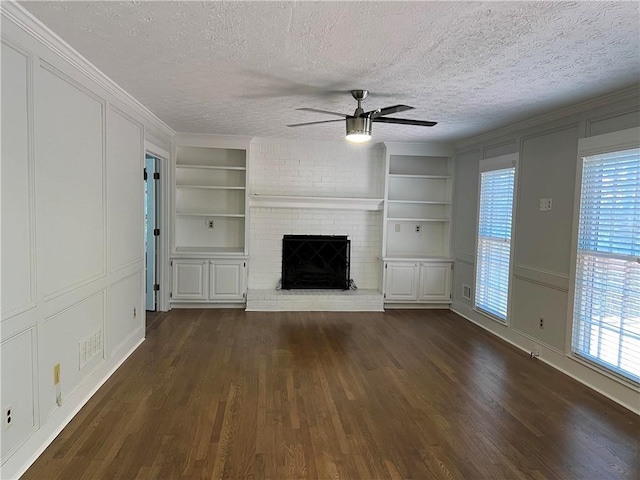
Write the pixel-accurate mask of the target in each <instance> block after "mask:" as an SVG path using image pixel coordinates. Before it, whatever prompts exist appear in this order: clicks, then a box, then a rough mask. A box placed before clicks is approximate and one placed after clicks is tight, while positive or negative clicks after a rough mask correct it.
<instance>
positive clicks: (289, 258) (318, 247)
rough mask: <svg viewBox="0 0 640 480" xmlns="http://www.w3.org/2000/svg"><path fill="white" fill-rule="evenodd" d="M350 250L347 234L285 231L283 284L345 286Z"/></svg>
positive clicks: (347, 282)
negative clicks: (290, 232)
mask: <svg viewBox="0 0 640 480" xmlns="http://www.w3.org/2000/svg"><path fill="white" fill-rule="evenodd" d="M350 251H351V241H350V240H349V239H348V238H347V236H346V235H285V236H284V238H283V239H282V288H283V289H285V290H291V289H298V288H327V289H336V290H348V289H349V257H350Z"/></svg>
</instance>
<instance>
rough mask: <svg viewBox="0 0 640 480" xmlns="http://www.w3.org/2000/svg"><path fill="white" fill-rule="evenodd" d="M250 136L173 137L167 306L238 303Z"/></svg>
mask: <svg viewBox="0 0 640 480" xmlns="http://www.w3.org/2000/svg"><path fill="white" fill-rule="evenodd" d="M249 145H250V139H246V138H244V137H221V136H215V135H184V134H178V135H176V137H175V147H174V161H175V170H174V185H175V188H174V197H173V205H174V213H175V215H174V218H173V232H172V233H173V235H172V239H173V242H172V243H173V248H172V254H171V266H172V271H173V284H172V292H171V303H172V306H174V307H176V306H188V305H190V304H193V303H209V304H234V303H235V304H243V303H244V302H245V301H246V272H247V262H248V259H247V250H248V248H247V247H248V245H247V229H246V219H247V211H248V210H247V208H248V202H247V161H248V158H249Z"/></svg>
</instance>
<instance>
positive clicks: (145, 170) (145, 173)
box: [142, 168, 147, 182]
mask: <svg viewBox="0 0 640 480" xmlns="http://www.w3.org/2000/svg"><path fill="white" fill-rule="evenodd" d="M142 176H143V178H144V181H145V182H146V181H147V169H146V168H145V169H144V173H143V175H142Z"/></svg>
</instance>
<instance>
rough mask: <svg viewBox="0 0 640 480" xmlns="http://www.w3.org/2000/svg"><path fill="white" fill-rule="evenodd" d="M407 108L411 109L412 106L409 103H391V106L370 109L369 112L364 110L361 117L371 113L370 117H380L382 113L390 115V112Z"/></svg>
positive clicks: (402, 110)
mask: <svg viewBox="0 0 640 480" xmlns="http://www.w3.org/2000/svg"><path fill="white" fill-rule="evenodd" d="M407 110H413V107H410V106H409V105H393V106H391V107H385V108H379V109H378V110H372V111H370V112H366V113H365V114H363V115H360V116H361V117H364V116H367V115H371V118H377V117H382V116H383V115H391V114H392V113H398V112H404V111H407Z"/></svg>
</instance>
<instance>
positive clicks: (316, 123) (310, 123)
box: [287, 119, 344, 127]
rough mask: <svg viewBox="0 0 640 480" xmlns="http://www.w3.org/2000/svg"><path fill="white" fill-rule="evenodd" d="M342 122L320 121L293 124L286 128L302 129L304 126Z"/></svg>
mask: <svg viewBox="0 0 640 480" xmlns="http://www.w3.org/2000/svg"><path fill="white" fill-rule="evenodd" d="M343 121H344V120H342V119H340V120H322V121H321V122H307V123H294V124H293V125H287V127H304V126H305V125H318V124H319V123H333V122H343Z"/></svg>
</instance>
